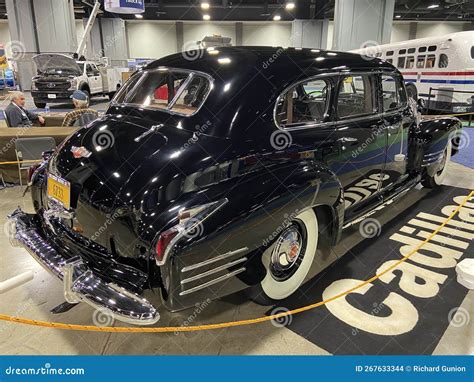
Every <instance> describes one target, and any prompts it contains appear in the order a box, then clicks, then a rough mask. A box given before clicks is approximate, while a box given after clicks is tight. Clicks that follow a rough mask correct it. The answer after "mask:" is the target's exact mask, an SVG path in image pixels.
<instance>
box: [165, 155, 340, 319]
mask: <svg viewBox="0 0 474 382" xmlns="http://www.w3.org/2000/svg"><path fill="white" fill-rule="evenodd" d="M217 187H218V186H217ZM212 193H213V194H214V195H216V193H215V192H212ZM222 197H226V198H227V199H228V203H227V204H225V205H224V206H223V207H222V208H221V209H220V210H219V211H218V212H217V213H216V214H214V215H212V216H211V217H210V218H209V219H207V220H205V222H204V223H203V224H202V226H201V227H200V232H201V235H200V236H199V237H196V238H189V239H184V238H183V240H182V241H180V242H178V243H176V245H175V247H174V248H173V251H172V254H171V256H170V258H169V261H168V262H167V263H166V264H165V265H164V266H162V267H161V269H160V271H161V274H162V277H163V280H165V289H166V290H167V292H168V293H167V294H168V299H167V301H166V305H167V306H168V307H169V308H170V309H172V310H173V309H174V308H175V307H176V306H183V305H184V306H188V305H189V306H191V305H192V304H193V301H194V302H195V301H196V299H197V300H198V301H200V300H199V299H200V298H203V299H206V298H207V297H209V296H210V295H213V294H214V295H215V293H216V292H215V291H216V288H214V289H213V291H214V292H213V293H211V294H209V293H210V291H208V290H206V289H203V290H202V291H200V292H196V293H193V294H191V295H190V297H189V298H188V297H187V296H179V291H181V290H182V288H183V286H182V283H181V281H182V277H183V276H182V272H181V271H182V269H183V268H184V267H193V266H195V265H196V264H200V263H202V262H205V261H207V260H209V259H211V258H213V257H217V256H223V255H224V256H225V255H226V254H229V253H233V252H236V255H235V256H233V257H231V258H230V259H231V260H237V259H239V258H243V257H245V260H244V261H245V262H243V263H239V265H238V266H240V267H245V271H244V272H242V273H239V274H238V275H237V276H236V277H235V278H233V279H235V280H233V281H228V282H226V283H225V284H223V285H222V287H220V289H218V291H219V292H218V294H219V296H224V295H228V294H230V293H234V292H236V291H238V290H241V289H244V288H246V287H247V286H249V285H254V284H256V283H258V282H260V281H261V280H262V279H263V277H264V276H265V272H266V271H265V268H264V267H263V264H262V262H261V255H262V253H263V251H264V250H265V249H266V248H267V247H268V246H270V245H271V244H272V243H273V242H274V240H276V238H277V237H278V235H279V233H280V232H281V231H282V230H283V229H284V228H285V227H286V225H288V224H289V222H291V220H293V219H294V218H295V217H296V216H297V215H298V214H299V213H301V212H302V211H304V210H306V209H308V208H312V209H315V208H317V207H318V206H327V207H328V208H329V209H330V211H331V215H332V219H331V220H332V221H331V228H330V232H331V237H332V241H334V242H335V241H336V240H337V239H338V238H339V236H340V231H341V227H342V219H343V213H344V211H343V198H342V188H341V184H340V182H339V181H338V180H337V178H336V176H335V175H334V174H333V173H332V172H331V171H329V170H328V169H327V168H325V167H324V166H322V165H321V164H319V163H315V162H311V161H304V162H299V163H289V164H288V165H286V166H285V165H283V166H282V165H281V164H280V166H279V167H275V168H274V169H269V168H268V167H267V168H264V169H262V170H261V171H259V172H258V173H253V174H252V175H248V176H246V178H245V180H243V181H241V182H239V183H238V184H236V185H235V186H234V187H232V188H230V189H226V193H225V194H224V195H222ZM325 256H332V255H327V254H326V255H325ZM333 260H334V259H332V258H331V259H329V258H327V259H326V258H324V259H321V261H320V262H318V263H319V264H318V266H322V264H323V263H324V264H326V263H327V262H332V261H333ZM228 261H230V260H228ZM221 264H222V263H217V262H216V263H215V265H214V264H213V265H211V266H210V268H211V269H212V267H215V266H217V265H221ZM201 269H202V270H208V269H209V268H201ZM229 269H232V268H229ZM314 273H315V272H311V274H314ZM215 297H217V296H215ZM176 300H179V301H176Z"/></svg>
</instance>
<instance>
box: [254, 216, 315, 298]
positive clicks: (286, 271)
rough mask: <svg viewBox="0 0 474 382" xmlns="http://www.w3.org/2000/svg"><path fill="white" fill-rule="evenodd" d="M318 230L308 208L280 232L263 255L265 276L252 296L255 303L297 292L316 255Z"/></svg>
mask: <svg viewBox="0 0 474 382" xmlns="http://www.w3.org/2000/svg"><path fill="white" fill-rule="evenodd" d="M318 228H319V227H318V220H317V218H316V214H315V213H314V211H313V209H307V210H305V211H303V212H302V213H300V214H299V215H297V216H296V218H295V219H294V220H293V221H292V222H291V224H290V226H288V227H285V229H284V230H282V232H281V233H280V234H279V236H278V237H277V239H276V240H275V242H274V243H273V244H272V245H271V246H270V247H268V248H267V249H266V250H265V252H264V253H263V255H262V262H263V265H264V266H265V269H266V275H265V277H264V279H263V280H262V281H261V283H260V284H259V285H258V286H257V287H256V288H255V289H254V290H253V292H252V293H251V297H252V299H253V300H254V301H256V302H258V303H263V304H271V303H272V302H274V301H278V300H282V299H284V298H286V297H288V296H290V295H291V294H293V293H294V292H296V290H297V289H298V288H299V287H300V286H301V285H302V284H303V282H304V281H305V279H306V276H307V275H308V272H309V270H310V268H311V266H312V264H313V261H314V258H315V256H316V249H317V246H318Z"/></svg>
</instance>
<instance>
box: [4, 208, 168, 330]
mask: <svg viewBox="0 0 474 382" xmlns="http://www.w3.org/2000/svg"><path fill="white" fill-rule="evenodd" d="M9 221H10V230H9V232H10V241H11V242H12V244H13V245H16V246H22V247H23V248H25V249H26V250H27V251H28V252H29V253H30V254H31V256H32V257H33V258H34V259H35V260H36V261H38V263H40V264H41V265H42V266H43V267H44V268H45V269H46V270H48V271H49V272H50V273H52V274H53V275H54V276H56V277H57V278H59V279H60V280H62V281H63V286H64V296H65V298H66V300H67V301H68V302H70V303H78V302H85V303H87V304H89V305H91V306H92V307H94V308H95V309H98V310H101V311H103V312H104V313H106V314H109V315H110V316H111V317H113V318H116V319H117V320H120V321H124V322H128V323H132V324H135V325H150V324H154V323H155V322H157V321H158V320H159V319H160V315H159V313H158V311H157V310H156V308H155V307H154V306H153V305H152V304H151V303H150V302H149V301H147V300H146V299H144V298H142V297H140V296H139V295H137V294H136V293H134V292H132V291H129V290H127V289H125V288H123V287H120V286H118V285H116V284H114V283H110V282H107V281H105V280H104V279H103V278H102V277H99V276H98V275H97V274H96V273H94V272H93V271H92V270H91V269H90V268H89V267H88V266H87V265H86V262H85V261H84V259H83V258H82V257H81V256H73V257H71V258H65V257H64V256H62V255H61V254H60V253H59V251H57V250H56V249H55V248H54V246H53V245H51V243H49V242H48V240H46V239H45V237H44V234H43V230H42V229H41V227H40V225H39V224H38V219H37V218H36V216H35V215H32V214H27V213H25V212H23V211H21V210H20V209H17V210H16V211H15V212H13V213H12V214H11V215H10V216H9Z"/></svg>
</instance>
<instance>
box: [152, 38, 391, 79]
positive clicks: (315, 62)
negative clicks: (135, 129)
mask: <svg viewBox="0 0 474 382" xmlns="http://www.w3.org/2000/svg"><path fill="white" fill-rule="evenodd" d="M162 66H165V67H172V68H182V69H188V70H196V71H201V72H204V73H207V74H209V75H211V76H212V77H214V78H215V80H217V81H219V80H222V81H229V80H230V79H232V78H233V76H234V75H237V74H240V76H242V74H244V73H247V76H246V77H247V78H246V79H247V80H250V79H251V78H252V77H254V76H255V75H256V74H257V73H263V74H264V75H265V77H268V79H269V80H270V81H271V82H272V83H273V86H277V87H279V85H281V84H287V83H288V82H293V81H295V80H297V79H300V78H307V77H310V76H313V75H316V74H319V73H324V72H328V71H342V70H348V69H351V70H374V69H386V70H387V69H388V70H396V69H395V68H394V67H393V66H392V65H391V64H389V63H388V62H386V61H384V60H380V59H378V58H373V57H367V56H362V55H360V54H357V53H349V52H338V51H330V50H322V49H308V48H301V49H300V48H284V47H268V46H238V47H217V48H210V49H197V50H190V51H185V52H181V53H177V54H173V55H170V56H166V57H163V58H161V59H158V60H156V61H153V62H151V63H149V64H148V65H147V66H146V67H145V68H144V69H145V70H146V69H156V68H159V67H162ZM242 77H245V76H242Z"/></svg>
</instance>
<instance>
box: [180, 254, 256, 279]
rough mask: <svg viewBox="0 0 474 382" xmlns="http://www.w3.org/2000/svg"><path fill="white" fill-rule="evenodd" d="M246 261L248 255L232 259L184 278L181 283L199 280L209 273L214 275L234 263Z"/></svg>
mask: <svg viewBox="0 0 474 382" xmlns="http://www.w3.org/2000/svg"><path fill="white" fill-rule="evenodd" d="M245 261H247V258H246V257H241V258H240V259H237V260H234V261H231V262H230V263H226V264H224V265H220V266H218V267H216V268H212V269H211V270H209V271H206V272H202V273H199V274H197V275H195V276H191V277H188V278H187V279H183V280H181V284H187V283H190V282H191V281H196V280H199V279H201V278H203V277H207V276H209V275H213V274H214V273H217V272H220V271H223V270H224V269H227V268H230V267H233V266H234V265H237V264H240V263H243V262H245Z"/></svg>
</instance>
